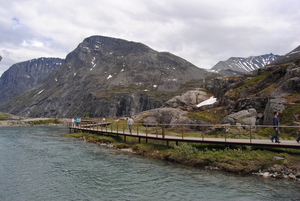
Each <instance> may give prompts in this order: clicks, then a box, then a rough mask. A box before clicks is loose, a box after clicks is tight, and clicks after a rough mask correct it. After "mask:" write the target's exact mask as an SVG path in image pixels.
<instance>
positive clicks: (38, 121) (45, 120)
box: [28, 119, 61, 125]
mask: <svg viewBox="0 0 300 201" xmlns="http://www.w3.org/2000/svg"><path fill="white" fill-rule="evenodd" d="M28 123H30V124H33V125H40V124H60V123H61V122H60V121H59V119H44V120H34V121H28Z"/></svg>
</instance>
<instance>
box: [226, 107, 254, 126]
mask: <svg viewBox="0 0 300 201" xmlns="http://www.w3.org/2000/svg"><path fill="white" fill-rule="evenodd" d="M256 117H257V112H256V110H255V109H254V108H251V109H248V110H242V111H239V112H235V113H232V114H229V115H227V116H226V117H224V118H223V119H222V120H221V123H222V124H231V125H236V124H237V123H240V124H242V125H255V123H256Z"/></svg>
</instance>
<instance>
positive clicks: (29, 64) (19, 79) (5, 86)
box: [0, 57, 64, 104]
mask: <svg viewBox="0 0 300 201" xmlns="http://www.w3.org/2000/svg"><path fill="white" fill-rule="evenodd" d="M63 63H64V59H60V58H44V57H43V58H38V59H32V60H29V61H24V62H20V63H17V64H14V65H12V66H11V67H10V68H9V69H8V70H7V71H5V72H4V73H3V74H2V76H1V78H0V100H1V101H0V104H1V103H2V102H4V101H5V100H8V99H9V98H10V97H14V96H17V95H19V94H21V93H23V92H25V91H27V90H29V89H31V88H32V87H34V86H35V85H37V84H39V83H41V82H42V80H44V79H45V78H46V77H47V76H48V75H49V74H50V73H51V72H52V71H54V70H55V69H57V68H58V67H60V66H61V65H62V64H63Z"/></svg>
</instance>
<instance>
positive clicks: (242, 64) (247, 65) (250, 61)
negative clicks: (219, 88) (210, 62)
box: [211, 53, 281, 76]
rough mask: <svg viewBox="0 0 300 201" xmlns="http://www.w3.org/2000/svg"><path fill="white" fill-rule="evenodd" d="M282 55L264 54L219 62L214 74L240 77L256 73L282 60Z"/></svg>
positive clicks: (214, 68)
mask: <svg viewBox="0 0 300 201" xmlns="http://www.w3.org/2000/svg"><path fill="white" fill-rule="evenodd" d="M280 57H281V56H280V55H274V54H272V53H270V54H264V55H259V56H250V57H246V58H244V57H230V58H229V59H227V60H226V61H219V62H218V63H217V64H216V65H214V66H213V67H212V68H211V70H212V72H216V73H220V74H222V75H226V76H228V75H239V74H242V73H248V72H251V71H254V70H256V69H258V68H260V67H263V66H266V65H268V64H270V63H272V62H273V61H276V60H277V59H278V58H280Z"/></svg>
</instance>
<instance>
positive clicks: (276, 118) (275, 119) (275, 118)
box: [270, 112, 280, 143]
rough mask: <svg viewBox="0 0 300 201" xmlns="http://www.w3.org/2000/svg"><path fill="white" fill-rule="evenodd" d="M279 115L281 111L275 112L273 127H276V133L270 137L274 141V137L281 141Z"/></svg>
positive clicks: (276, 140)
mask: <svg viewBox="0 0 300 201" xmlns="http://www.w3.org/2000/svg"><path fill="white" fill-rule="evenodd" d="M278 115H279V113H278V112H274V117H273V127H274V130H275V134H274V135H273V136H272V137H270V140H271V141H272V142H273V141H274V139H275V143H280V141H279V133H280V132H279V119H278Z"/></svg>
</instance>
